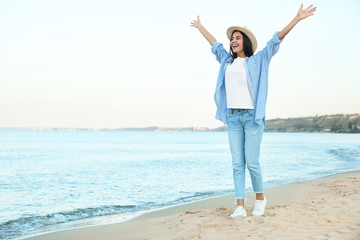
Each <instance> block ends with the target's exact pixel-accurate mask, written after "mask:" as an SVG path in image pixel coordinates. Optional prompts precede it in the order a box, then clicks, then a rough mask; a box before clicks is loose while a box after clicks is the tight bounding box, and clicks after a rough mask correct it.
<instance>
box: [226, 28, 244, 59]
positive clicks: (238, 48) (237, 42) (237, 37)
mask: <svg viewBox="0 0 360 240" xmlns="http://www.w3.org/2000/svg"><path fill="white" fill-rule="evenodd" d="M243 40H244V38H243V36H242V34H241V33H240V32H238V31H236V32H233V34H232V36H231V39H230V47H231V49H232V51H233V52H234V54H235V53H236V56H237V57H245V53H244V41H243Z"/></svg>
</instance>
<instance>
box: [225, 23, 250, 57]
mask: <svg viewBox="0 0 360 240" xmlns="http://www.w3.org/2000/svg"><path fill="white" fill-rule="evenodd" d="M235 30H238V31H241V32H243V33H244V34H246V36H248V38H249V39H250V42H251V45H252V49H253V52H254V53H255V51H256V48H257V41H256V38H255V36H254V34H253V33H252V32H251V31H250V29H248V28H246V27H239V26H232V27H229V28H228V29H227V31H226V35H227V37H228V38H229V40H230V39H231V35H232V33H233V32H234V31H235Z"/></svg>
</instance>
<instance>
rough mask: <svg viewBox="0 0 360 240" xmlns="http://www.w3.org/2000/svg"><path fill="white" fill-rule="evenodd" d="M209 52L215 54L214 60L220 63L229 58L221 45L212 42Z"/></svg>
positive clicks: (228, 54)
mask: <svg viewBox="0 0 360 240" xmlns="http://www.w3.org/2000/svg"><path fill="white" fill-rule="evenodd" d="M211 52H212V53H213V54H215V56H216V60H217V61H218V62H219V63H221V60H222V59H223V58H225V57H228V56H231V55H230V53H229V52H227V51H226V50H225V49H224V47H223V45H222V44H221V43H219V42H214V44H213V45H212V47H211Z"/></svg>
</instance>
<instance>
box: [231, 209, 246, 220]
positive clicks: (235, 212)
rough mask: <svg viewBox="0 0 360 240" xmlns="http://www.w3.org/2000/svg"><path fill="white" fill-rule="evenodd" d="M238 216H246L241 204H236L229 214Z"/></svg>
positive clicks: (232, 216)
mask: <svg viewBox="0 0 360 240" xmlns="http://www.w3.org/2000/svg"><path fill="white" fill-rule="evenodd" d="M238 216H242V217H246V211H245V209H244V208H243V207H242V206H238V207H237V208H236V209H235V211H234V212H233V214H231V215H230V217H231V218H234V217H238Z"/></svg>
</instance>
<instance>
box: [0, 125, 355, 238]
mask: <svg viewBox="0 0 360 240" xmlns="http://www.w3.org/2000/svg"><path fill="white" fill-rule="evenodd" d="M261 165H262V169H263V177H264V184H265V187H271V186H275V185H279V184H284V183H289V182H295V181H301V180H309V179H315V178H319V177H322V176H326V175H330V174H334V173H339V172H344V171H349V170H360V134H332V133H267V132H266V133H264V135H263V142H262V149H261ZM0 166H1V167H0V239H11V238H16V237H21V236H24V235H25V234H29V233H34V232H35V233H36V232H39V231H45V230H46V229H51V227H56V226H60V225H61V224H64V223H66V224H70V225H71V224H72V223H74V224H75V223H76V222H78V220H89V223H91V224H96V223H100V222H106V219H115V220H116V221H121V220H126V219H128V218H130V217H133V216H135V215H137V214H139V213H142V212H144V211H147V210H152V209H156V208H161V207H166V206H171V205H177V204H181V203H185V202H191V201H195V200H199V199H203V198H207V197H212V196H218V195H223V194H230V193H233V179H232V167H231V155H230V151H229V147H228V140H227V133H226V132H151V131H59V130H56V131H50V130H44V131H40V130H36V131H35V130H0ZM247 187H248V190H251V183H250V177H249V175H248V174H247ZM111 217H113V218H111ZM73 226H75V225H73ZM44 229H45V230H44Z"/></svg>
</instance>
